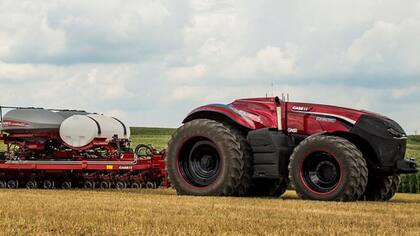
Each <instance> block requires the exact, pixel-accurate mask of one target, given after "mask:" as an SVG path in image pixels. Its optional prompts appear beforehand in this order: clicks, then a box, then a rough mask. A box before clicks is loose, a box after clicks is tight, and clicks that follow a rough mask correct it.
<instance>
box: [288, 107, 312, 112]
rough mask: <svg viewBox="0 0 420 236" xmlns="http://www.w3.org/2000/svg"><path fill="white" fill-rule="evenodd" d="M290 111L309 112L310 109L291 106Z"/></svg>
mask: <svg viewBox="0 0 420 236" xmlns="http://www.w3.org/2000/svg"><path fill="white" fill-rule="evenodd" d="M292 110H294V111H310V110H311V108H310V107H301V106H293V107H292Z"/></svg>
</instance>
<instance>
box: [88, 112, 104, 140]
mask: <svg viewBox="0 0 420 236" xmlns="http://www.w3.org/2000/svg"><path fill="white" fill-rule="evenodd" d="M87 117H89V118H90V119H92V120H93V121H94V122H95V123H96V126H97V127H98V135H101V134H102V130H101V126H100V125H99V122H98V121H97V120H95V119H94V118H93V117H90V116H87Z"/></svg>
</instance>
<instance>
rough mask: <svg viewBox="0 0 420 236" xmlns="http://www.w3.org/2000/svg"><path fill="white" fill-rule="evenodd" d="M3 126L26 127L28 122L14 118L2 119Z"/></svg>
mask: <svg viewBox="0 0 420 236" xmlns="http://www.w3.org/2000/svg"><path fill="white" fill-rule="evenodd" d="M2 124H3V127H26V126H27V125H28V124H27V123H25V122H20V121H14V120H4V121H3V123H2Z"/></svg>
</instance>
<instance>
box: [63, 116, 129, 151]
mask: <svg viewBox="0 0 420 236" xmlns="http://www.w3.org/2000/svg"><path fill="white" fill-rule="evenodd" d="M114 135H117V136H118V138H119V139H129V138H130V129H129V127H128V126H126V125H125V124H124V123H123V122H121V121H120V120H118V119H116V118H113V117H109V116H104V115H97V114H88V115H73V116H71V117H69V118H67V119H65V120H64V121H63V122H62V123H61V125H60V137H61V140H63V142H64V143H65V144H66V145H67V146H69V147H73V148H83V147H85V146H87V145H89V144H90V143H91V142H92V141H93V140H94V139H95V138H106V139H107V140H108V141H110V140H111V139H112V137H114Z"/></svg>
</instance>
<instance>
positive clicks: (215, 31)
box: [0, 0, 420, 132]
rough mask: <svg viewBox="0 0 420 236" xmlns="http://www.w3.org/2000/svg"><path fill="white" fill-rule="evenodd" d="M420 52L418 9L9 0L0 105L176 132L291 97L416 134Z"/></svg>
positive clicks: (237, 1) (219, 1) (412, 4)
mask: <svg viewBox="0 0 420 236" xmlns="http://www.w3.org/2000/svg"><path fill="white" fill-rule="evenodd" d="M418 42H420V3H418V1H415V0H407V1H404V3H401V2H397V1H392V0H381V1H377V0H372V1H363V0H353V1H350V0H349V1H334V0H321V1H303V2H302V1H289V2H284V1H274V0H270V1H251V0H214V1H208V0H206V1H203V0H176V1H174V0H157V1H142V0H126V1H119V0H105V1H101V2H100V3H98V2H91V1H81V0H77V1H63V0H56V1H54V0H48V1H12V0H3V1H0V86H1V88H2V92H1V93H0V100H1V101H0V102H1V104H10V105H29V106H45V107H69V108H82V109H87V110H91V111H95V112H104V113H105V112H109V113H110V114H115V115H117V116H123V118H124V119H127V120H128V122H129V123H130V124H135V125H148V126H177V125H178V124H179V122H180V121H181V120H182V118H183V116H184V115H185V114H186V113H187V112H189V111H190V110H191V109H193V108H194V107H196V106H199V105H203V104H204V103H214V102H230V101H231V100H233V99H235V98H239V97H253V96H265V95H266V94H268V95H272V94H280V93H282V92H285V93H286V92H289V93H290V94H291V95H292V98H293V99H296V100H300V101H309V102H321V103H333V104H337V105H342V106H350V107H359V108H363V109H370V110H374V111H378V112H381V113H384V114H385V115H389V116H391V117H395V119H396V120H398V121H400V122H401V123H402V125H403V126H404V127H405V128H407V130H408V131H409V132H412V131H413V130H414V129H420V127H419V124H418V113H416V111H415V109H408V107H410V106H414V107H416V106H418V104H419V102H420V95H418V94H420V70H419V68H420V46H419V44H418ZM403 108H404V109H403Z"/></svg>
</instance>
